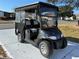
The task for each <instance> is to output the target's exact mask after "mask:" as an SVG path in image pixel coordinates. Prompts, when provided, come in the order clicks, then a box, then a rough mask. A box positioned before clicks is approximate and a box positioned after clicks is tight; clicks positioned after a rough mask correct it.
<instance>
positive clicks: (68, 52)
mask: <svg viewBox="0 0 79 59" xmlns="http://www.w3.org/2000/svg"><path fill="white" fill-rule="evenodd" d="M67 39H71V40H72V41H74V40H73V39H75V40H76V39H77V38H72V37H67ZM77 40H78V39H77ZM48 59H79V44H78V43H75V42H70V41H68V46H67V47H66V48H65V49H59V50H54V52H53V54H51V56H50V57H49V58H48Z"/></svg>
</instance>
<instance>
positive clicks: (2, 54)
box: [0, 45, 7, 59]
mask: <svg viewBox="0 0 79 59" xmlns="http://www.w3.org/2000/svg"><path fill="white" fill-rule="evenodd" d="M6 57H7V55H6V52H5V51H4V49H3V48H2V46H1V45H0V59H2V58H6Z"/></svg>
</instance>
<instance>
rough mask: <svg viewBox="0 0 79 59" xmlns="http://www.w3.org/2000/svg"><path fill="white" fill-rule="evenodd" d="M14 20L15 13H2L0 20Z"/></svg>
mask: <svg viewBox="0 0 79 59" xmlns="http://www.w3.org/2000/svg"><path fill="white" fill-rule="evenodd" d="M10 19H11V20H14V19H15V13H11V12H5V11H0V20H10Z"/></svg>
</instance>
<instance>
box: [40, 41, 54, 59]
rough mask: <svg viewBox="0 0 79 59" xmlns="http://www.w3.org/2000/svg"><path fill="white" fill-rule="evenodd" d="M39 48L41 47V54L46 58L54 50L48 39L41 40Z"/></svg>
mask: <svg viewBox="0 0 79 59" xmlns="http://www.w3.org/2000/svg"><path fill="white" fill-rule="evenodd" d="M39 49H40V52H41V54H42V55H43V56H44V57H46V58H48V57H49V56H50V55H51V53H52V52H53V50H52V46H51V44H50V42H48V41H41V42H40V43H39Z"/></svg>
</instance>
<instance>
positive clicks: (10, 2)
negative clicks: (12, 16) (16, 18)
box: [0, 0, 45, 12]
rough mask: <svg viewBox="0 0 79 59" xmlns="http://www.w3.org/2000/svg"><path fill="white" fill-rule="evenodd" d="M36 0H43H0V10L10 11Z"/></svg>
mask: <svg viewBox="0 0 79 59" xmlns="http://www.w3.org/2000/svg"><path fill="white" fill-rule="evenodd" d="M37 1H43V2H44V1H45V0H0V10H3V11H9V12H11V11H14V9H15V8H16V7H19V6H24V5H27V4H29V3H34V2H37Z"/></svg>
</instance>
